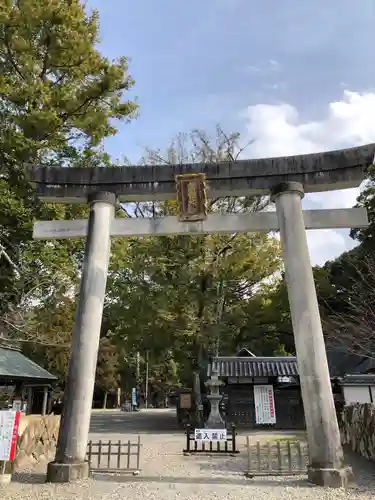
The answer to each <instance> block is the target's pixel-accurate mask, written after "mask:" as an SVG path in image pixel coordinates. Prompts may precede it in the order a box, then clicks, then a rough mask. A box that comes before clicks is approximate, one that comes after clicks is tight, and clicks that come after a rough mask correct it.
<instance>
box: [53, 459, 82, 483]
mask: <svg viewBox="0 0 375 500" xmlns="http://www.w3.org/2000/svg"><path fill="white" fill-rule="evenodd" d="M90 476H91V472H90V465H89V463H88V462H79V463H71V464H63V463H58V462H50V463H49V464H48V467H47V480H46V482H47V483H72V482H75V481H79V480H81V479H88V478H89V477H90Z"/></svg>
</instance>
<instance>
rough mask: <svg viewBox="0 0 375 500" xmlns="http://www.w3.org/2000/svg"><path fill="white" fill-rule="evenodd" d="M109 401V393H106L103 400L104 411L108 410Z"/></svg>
mask: <svg viewBox="0 0 375 500" xmlns="http://www.w3.org/2000/svg"><path fill="white" fill-rule="evenodd" d="M107 399H108V392H107V391H105V393H104V399H103V410H105V409H106V408H107Z"/></svg>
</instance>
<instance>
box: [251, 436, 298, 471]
mask: <svg viewBox="0 0 375 500" xmlns="http://www.w3.org/2000/svg"><path fill="white" fill-rule="evenodd" d="M246 441H247V462H248V463H247V471H245V475H246V476H247V477H249V478H252V477H256V476H300V475H305V474H307V464H308V447H307V443H305V442H301V441H298V440H285V441H276V442H267V443H262V444H261V443H260V442H259V441H258V442H256V443H251V442H250V437H249V436H247V439H246Z"/></svg>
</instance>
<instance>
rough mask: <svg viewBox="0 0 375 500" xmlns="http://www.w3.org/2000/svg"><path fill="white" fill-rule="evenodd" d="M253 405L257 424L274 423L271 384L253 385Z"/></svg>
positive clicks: (274, 414) (274, 413)
mask: <svg viewBox="0 0 375 500" xmlns="http://www.w3.org/2000/svg"><path fill="white" fill-rule="evenodd" d="M254 405H255V422H256V423H257V424H276V412H275V400H274V397H273V386H272V385H254Z"/></svg>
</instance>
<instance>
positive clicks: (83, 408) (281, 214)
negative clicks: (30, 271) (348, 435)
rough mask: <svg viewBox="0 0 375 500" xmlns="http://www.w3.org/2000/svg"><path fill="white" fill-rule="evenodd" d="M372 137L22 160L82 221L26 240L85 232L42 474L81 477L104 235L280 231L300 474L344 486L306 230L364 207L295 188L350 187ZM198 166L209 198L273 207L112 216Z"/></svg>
mask: <svg viewBox="0 0 375 500" xmlns="http://www.w3.org/2000/svg"><path fill="white" fill-rule="evenodd" d="M374 152H375V144H370V145H366V146H362V147H358V148H351V149H346V150H339V151H333V152H327V153H319V154H310V155H299V156H290V157H280V158H270V159H267V158H266V159H257V160H239V161H235V162H228V163H218V164H190V165H168V166H165V165H160V166H145V167H120V168H113V169H106V168H84V169H81V168H72V169H69V168H53V167H51V168H48V167H39V166H32V167H29V168H28V174H27V175H28V178H29V180H30V181H31V182H32V183H33V185H34V186H35V189H36V193H37V195H38V196H40V197H41V198H42V199H43V200H44V201H46V202H53V203H88V204H89V206H90V216H89V220H88V221H85V220H75V221H52V222H50V221H45V222H37V223H36V224H35V226H34V238H38V239H53V238H74V237H86V246H85V256H84V266H83V273H82V280H81V290H80V295H79V303H78V308H77V313H76V322H75V327H74V331H73V335H72V349H71V357H70V363H69V370H68V377H67V385H66V390H65V397H64V406H63V412H62V417H61V424H60V432H59V439H58V444H57V451H56V458H55V461H54V462H52V463H50V464H49V466H48V474H47V479H48V480H49V481H54V482H66V481H71V480H74V479H79V478H82V477H87V476H88V475H89V466H88V464H87V462H85V456H86V447H87V440H88V433H89V425H90V415H91V405H92V396H93V390H94V379H95V369H96V363H97V354H98V346H99V336H100V326H101V321H102V312H103V303H104V297H105V288H106V279H107V272H108V262H109V256H110V238H111V236H143V235H167V234H202V233H211V232H231V233H234V232H240V231H242V232H250V231H266V232H268V231H272V230H280V239H281V245H282V250H283V255H284V264H285V275H286V282H287V288H288V296H289V303H290V310H291V316H292V323H293V331H294V339H295V346H296V353H297V361H298V368H299V373H300V380H301V391H302V398H303V404H304V410H305V418H306V427H307V436H308V443H309V453H310V463H309V472H308V476H309V479H310V481H312V482H313V483H315V484H319V485H324V486H334V487H340V486H343V485H345V484H347V482H348V480H349V479H350V478H351V475H352V472H351V469H350V468H349V467H346V466H345V465H344V457H343V450H342V446H341V442H340V432H339V427H338V423H337V418H336V412H335V407H334V401H333V395H332V389H331V383H330V375H329V370H328V363H327V355H326V351H325V345H324V339H323V332H322V326H321V320H320V315H319V308H318V301H317V296H316V290H315V285H314V278H313V273H312V268H311V263H310V257H309V251H308V246H307V239H306V229H323V228H343V227H346V228H351V227H356V228H358V227H365V226H367V224H368V222H367V214H366V211H365V210H364V209H361V208H353V209H336V210H310V211H305V212H303V211H302V208H301V199H302V198H303V196H304V193H305V192H318V191H331V190H335V189H345V188H351V187H357V186H359V184H360V183H361V182H362V180H363V179H364V176H365V169H366V168H367V167H368V166H369V165H370V164H371V163H372V162H373V158H374ZM201 173H203V174H205V179H206V184H207V195H208V197H209V198H217V197H223V196H229V195H231V196H245V195H267V194H270V195H271V198H272V200H273V201H274V202H275V204H276V213H269V212H267V213H255V214H240V215H225V216H221V215H208V216H207V217H206V218H205V219H204V220H198V221H197V220H196V221H191V220H190V221H188V222H182V221H181V220H178V219H177V218H175V217H166V218H161V219H143V220H127V219H115V218H114V214H115V206H116V203H118V202H123V203H126V202H130V201H139V200H144V201H151V200H170V199H175V198H176V176H178V175H181V174H201Z"/></svg>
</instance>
